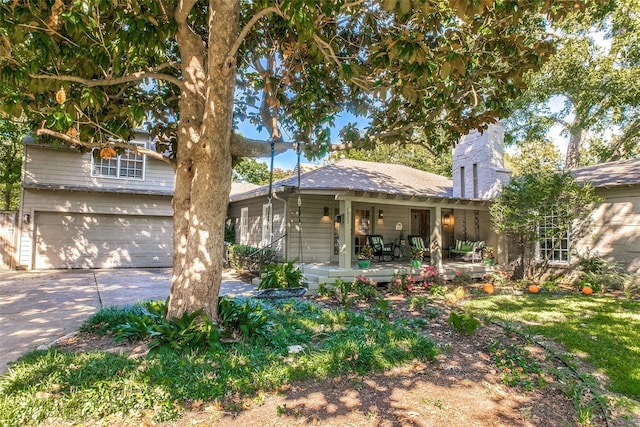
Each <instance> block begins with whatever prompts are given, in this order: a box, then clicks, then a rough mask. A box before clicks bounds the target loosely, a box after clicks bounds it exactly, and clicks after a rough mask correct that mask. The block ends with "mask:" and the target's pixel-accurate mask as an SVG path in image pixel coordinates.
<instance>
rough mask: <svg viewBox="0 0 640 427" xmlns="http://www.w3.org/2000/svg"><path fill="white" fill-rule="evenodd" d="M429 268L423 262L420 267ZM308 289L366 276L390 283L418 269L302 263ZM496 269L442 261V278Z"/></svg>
mask: <svg viewBox="0 0 640 427" xmlns="http://www.w3.org/2000/svg"><path fill="white" fill-rule="evenodd" d="M427 265H429V263H428V262H423V263H422V266H423V267H425V266H427ZM298 266H299V267H300V269H301V270H302V272H303V273H304V276H305V277H306V279H307V283H308V285H309V291H310V292H312V293H313V292H315V291H317V289H318V285H319V284H320V283H325V284H332V283H335V281H336V280H338V279H341V280H345V281H352V280H353V278H354V277H355V276H360V275H365V276H366V277H367V278H371V279H374V280H376V281H377V282H390V281H391V279H392V277H393V276H394V274H411V273H419V272H420V269H414V268H412V267H411V264H410V261H404V262H400V261H391V262H372V263H371V265H370V266H369V268H366V269H362V268H359V267H358V263H357V261H353V262H352V264H351V267H350V268H340V267H339V266H338V263H337V262H336V263H304V264H299V265H298ZM495 269H496V266H494V265H486V264H484V263H482V262H476V263H472V262H465V261H452V260H445V261H444V262H443V265H442V270H443V271H442V274H443V275H444V278H445V279H447V280H450V279H452V278H453V277H454V275H455V273H456V271H461V272H463V273H467V274H469V275H470V276H471V277H472V278H473V279H479V278H481V277H482V276H483V275H484V274H486V273H488V272H491V271H494V270H495Z"/></svg>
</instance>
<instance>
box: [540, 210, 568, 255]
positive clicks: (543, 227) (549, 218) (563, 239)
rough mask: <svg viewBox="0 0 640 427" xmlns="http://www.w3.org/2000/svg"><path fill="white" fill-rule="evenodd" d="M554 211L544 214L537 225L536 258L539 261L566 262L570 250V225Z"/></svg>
mask: <svg viewBox="0 0 640 427" xmlns="http://www.w3.org/2000/svg"><path fill="white" fill-rule="evenodd" d="M563 221H565V220H563V219H562V218H561V217H560V216H559V215H557V213H556V212H552V213H551V214H550V215H546V216H545V217H544V220H543V221H542V223H541V224H540V225H539V228H538V230H539V231H538V232H539V235H540V240H539V245H538V258H539V259H540V261H544V260H549V262H550V263H559V264H567V263H568V262H569V252H570V250H571V241H570V231H571V230H570V226H569V225H568V224H566V222H563Z"/></svg>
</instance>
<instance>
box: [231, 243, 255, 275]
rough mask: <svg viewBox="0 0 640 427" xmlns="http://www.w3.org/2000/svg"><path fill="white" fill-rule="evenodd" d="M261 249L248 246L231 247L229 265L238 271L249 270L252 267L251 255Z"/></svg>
mask: <svg viewBox="0 0 640 427" xmlns="http://www.w3.org/2000/svg"><path fill="white" fill-rule="evenodd" d="M258 249H259V248H256V247H253V246H248V245H230V246H229V249H228V251H227V254H228V256H229V260H228V261H229V265H230V266H231V268H235V269H236V270H249V267H250V266H251V257H250V255H251V254H253V253H255V252H256V251H257V250H258Z"/></svg>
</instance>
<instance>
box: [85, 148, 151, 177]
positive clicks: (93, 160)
mask: <svg viewBox="0 0 640 427" xmlns="http://www.w3.org/2000/svg"><path fill="white" fill-rule="evenodd" d="M130 144H131V145H137V146H140V147H142V148H145V147H146V143H145V142H142V141H131V142H130ZM94 150H99V148H94ZM127 151H132V150H127ZM122 156H123V154H118V155H117V156H116V157H115V159H116V162H117V163H116V175H115V176H113V175H102V174H100V173H96V167H97V165H96V158H95V157H94V155H93V153H91V176H92V177H94V178H105V179H118V180H129V181H144V180H145V178H146V174H147V156H146V155H144V154H142V176H141V177H140V178H135V177H131V176H120V162H121V161H122Z"/></svg>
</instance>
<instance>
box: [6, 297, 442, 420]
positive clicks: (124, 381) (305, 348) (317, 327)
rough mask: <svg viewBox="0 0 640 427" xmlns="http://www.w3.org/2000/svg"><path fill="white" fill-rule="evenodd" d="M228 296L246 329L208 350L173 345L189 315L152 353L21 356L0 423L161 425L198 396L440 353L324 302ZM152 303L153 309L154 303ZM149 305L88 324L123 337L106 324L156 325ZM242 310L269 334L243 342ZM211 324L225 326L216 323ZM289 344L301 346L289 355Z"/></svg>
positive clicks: (422, 340)
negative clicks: (261, 318)
mask: <svg viewBox="0 0 640 427" xmlns="http://www.w3.org/2000/svg"><path fill="white" fill-rule="evenodd" d="M225 300H226V301H228V302H229V301H233V302H229V303H228V304H227V306H226V307H224V308H223V310H222V311H223V312H224V313H226V316H227V318H228V319H230V320H229V323H230V324H231V323H233V322H235V324H236V327H237V328H238V329H239V330H240V331H242V333H241V334H231V335H228V336H227V339H224V334H220V336H222V337H223V339H222V340H220V341H219V342H218V345H211V346H208V347H206V351H199V352H198V351H190V347H189V345H185V346H184V347H183V348H178V347H176V346H175V345H173V344H175V343H176V342H179V343H184V342H183V341H181V340H182V339H183V337H184V335H185V334H193V333H194V328H193V324H192V322H190V321H189V322H186V323H185V324H184V325H182V326H183V328H182V329H180V327H179V326H180V325H178V326H175V327H174V332H172V334H173V335H177V336H182V338H180V339H179V340H174V341H172V343H173V344H170V345H166V346H164V347H163V348H164V350H163V351H158V352H156V353H154V354H152V355H151V356H149V357H138V358H134V357H127V355H124V354H110V353H107V352H92V353H83V352H80V353H69V352H65V351H60V350H57V349H51V350H49V351H35V352H32V353H29V354H27V355H26V356H24V357H23V358H21V359H20V360H19V361H17V363H16V364H15V365H14V366H13V368H12V370H11V372H10V373H9V374H7V375H5V376H3V377H0V424H2V425H33V424H38V423H42V422H45V421H47V420H51V419H54V420H55V419H58V420H67V421H74V420H75V421H77V420H84V422H90V420H97V419H103V420H104V419H106V420H111V421H114V420H122V419H129V420H130V419H136V418H139V417H142V416H143V414H148V413H152V414H153V421H156V422H159V421H163V420H168V419H175V418H177V417H178V416H179V415H180V413H181V412H182V411H183V410H184V408H188V407H190V406H191V405H193V404H194V402H200V404H201V403H202V402H204V401H209V402H211V401H216V400H222V399H224V398H226V397H228V396H233V395H241V396H247V395H249V396H251V395H254V394H257V393H258V392H259V391H262V390H267V391H269V390H275V389H278V388H279V387H282V386H284V385H286V384H290V383H291V382H293V381H296V380H302V379H309V378H315V379H322V378H326V377H328V376H335V375H339V374H347V373H358V374H360V375H363V374H365V373H367V372H370V371H375V370H378V371H382V370H387V369H390V368H392V367H393V366H397V365H402V364H405V363H407V362H409V361H411V360H414V359H416V360H424V361H428V360H432V359H433V358H434V357H435V355H436V353H437V350H436V346H435V344H434V343H433V342H432V341H431V340H429V339H428V338H426V337H425V336H424V335H422V334H420V333H418V332H417V331H415V330H411V329H408V328H404V327H401V326H399V325H394V324H393V323H389V322H380V321H379V320H377V319H375V318H370V317H366V316H364V315H363V314H360V313H355V312H352V311H348V310H344V309H337V310H331V309H327V308H321V307H320V306H318V305H317V304H315V303H314V302H310V301H306V300H281V301H271V302H256V301H254V300H251V301H252V302H251V303H248V302H247V300H242V299H240V300H239V301H234V300H228V299H223V300H222V301H225ZM160 305H161V304H160ZM232 305H235V306H234V307H235V308H234V307H232ZM151 307H156V308H157V303H153V304H152V305H151ZM257 307H259V309H257ZM152 311H153V310H149V305H145V304H143V305H142V306H137V307H136V308H131V307H129V308H125V309H123V310H122V312H120V311H119V310H116V309H110V311H109V314H108V315H105V313H102V312H99V313H98V314H97V315H96V316H94V318H92V319H90V320H89V322H88V324H87V325H85V327H84V329H91V330H94V331H102V332H107V333H112V334H114V335H116V334H122V328H121V327H113V326H109V325H111V324H113V323H117V322H120V321H122V319H125V320H127V321H129V322H130V321H131V320H132V319H133V318H144V317H145V316H146V317H148V318H147V319H146V320H145V321H144V322H142V323H145V324H147V326H148V325H149V324H153V323H154V322H156V320H154V316H153V313H152ZM230 312H235V313H236V315H233V314H230ZM132 313H135V314H133V315H132ZM243 313H244V314H243ZM247 313H249V314H250V313H260V314H266V318H267V319H268V322H267V323H268V326H265V325H267V323H264V324H263V323H261V325H260V327H259V328H257V329H261V328H262V327H263V326H264V327H268V328H269V329H270V331H269V332H270V333H268V334H266V333H265V334H262V333H254V334H249V336H248V337H245V339H241V337H240V335H245V334H244V332H245V331H247V329H246V328H242V327H241V326H240V325H241V324H244V323H245V322H246V321H247V319H248V318H249V317H250V316H247ZM243 316H244V317H243ZM114 319H118V320H117V321H114ZM189 320H191V319H189ZM165 322H167V321H166V320H165ZM174 323H176V322H174ZM177 323H179V322H177ZM129 326H130V328H125V330H126V331H127V333H126V334H124V336H125V338H126V339H133V340H137V339H141V338H142V339H144V337H143V335H145V333H144V332H141V333H140V334H132V333H131V330H132V328H133V326H132V325H131V324H130V323H129ZM161 326H162V327H167V324H165V323H161ZM217 326H219V327H220V330H221V331H224V328H223V327H222V325H217ZM145 328H146V327H145ZM143 330H149V331H150V332H149V334H148V336H151V337H153V336H154V332H153V331H154V330H156V331H157V330H158V329H157V328H156V329H154V328H147V329H144V328H140V331H143ZM206 334H207V335H208V334H209V331H206ZM173 335H172V336H173ZM193 340H195V341H198V339H197V338H193V337H192V338H189V339H188V340H187V341H188V342H189V343H191V342H192V341H193ZM292 346H294V347H293V348H296V347H295V346H300V347H297V350H295V351H292ZM127 417H128V418H127Z"/></svg>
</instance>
